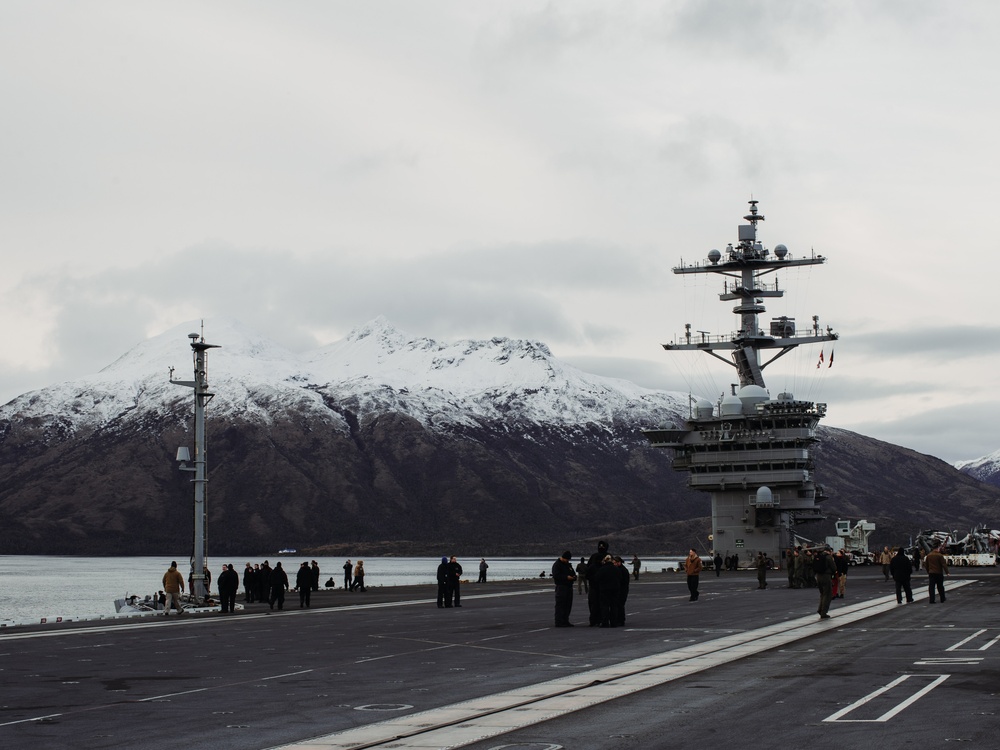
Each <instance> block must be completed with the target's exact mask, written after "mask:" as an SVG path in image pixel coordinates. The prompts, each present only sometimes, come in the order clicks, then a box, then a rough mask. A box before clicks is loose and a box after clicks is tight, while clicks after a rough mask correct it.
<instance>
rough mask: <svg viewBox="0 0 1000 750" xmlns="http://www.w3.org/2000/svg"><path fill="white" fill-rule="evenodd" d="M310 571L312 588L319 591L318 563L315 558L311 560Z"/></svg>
mask: <svg viewBox="0 0 1000 750" xmlns="http://www.w3.org/2000/svg"><path fill="white" fill-rule="evenodd" d="M310 573H312V580H311V581H310V582H311V583H312V590H313V591H319V563H318V562H316V561H315V560H313V562H312V569H311V570H310Z"/></svg>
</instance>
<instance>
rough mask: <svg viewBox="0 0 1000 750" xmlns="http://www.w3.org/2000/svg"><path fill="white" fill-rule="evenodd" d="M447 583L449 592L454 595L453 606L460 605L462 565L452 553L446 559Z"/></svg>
mask: <svg viewBox="0 0 1000 750" xmlns="http://www.w3.org/2000/svg"><path fill="white" fill-rule="evenodd" d="M448 583H449V584H451V593H452V596H454V597H455V606H456V607H461V606H462V565H461V564H460V563H459V562H458V558H457V557H455V556H454V555H452V556H451V560H449V561H448Z"/></svg>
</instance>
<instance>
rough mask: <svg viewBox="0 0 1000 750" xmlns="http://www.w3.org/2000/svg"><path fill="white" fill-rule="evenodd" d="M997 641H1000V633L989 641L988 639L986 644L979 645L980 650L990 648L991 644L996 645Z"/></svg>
mask: <svg viewBox="0 0 1000 750" xmlns="http://www.w3.org/2000/svg"><path fill="white" fill-rule="evenodd" d="M997 641H1000V635H998V636H996V637H995V638H993V639H992V640H989V641H987V642H986V644H985V645H983V646H980V647H979V650H980V651H985V650H986V649H988V648H989V647H990V646H993V645H995V644H996V643H997Z"/></svg>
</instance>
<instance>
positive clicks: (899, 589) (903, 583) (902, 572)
mask: <svg viewBox="0 0 1000 750" xmlns="http://www.w3.org/2000/svg"><path fill="white" fill-rule="evenodd" d="M889 572H890V573H892V580H894V581H895V582H896V603H897V604H902V603H903V592H906V603H907V604H912V603H913V589H912V588H910V577H911V576H912V575H913V566H912V565H910V559H909V558H908V557H907V556H906V552H904V551H903V548H902V547H900V548H899V549H898V550H897V551H896V556H895V557H894V558H892V562H890V563H889Z"/></svg>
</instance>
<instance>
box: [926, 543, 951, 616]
mask: <svg viewBox="0 0 1000 750" xmlns="http://www.w3.org/2000/svg"><path fill="white" fill-rule="evenodd" d="M924 567H925V568H927V593H928V596H929V598H928V600H927V603H928V604H934V593H935V589H936V590H937V593H938V594H940V595H941V603H942V604H944V577H945V576H946V575H950V574H949V573H948V561H947V560H946V559H945V556H944V555H943V554H942V553H941V547H935V548H934V549H932V550H931V551H930V552H928V553H927V557H925V558H924Z"/></svg>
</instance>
